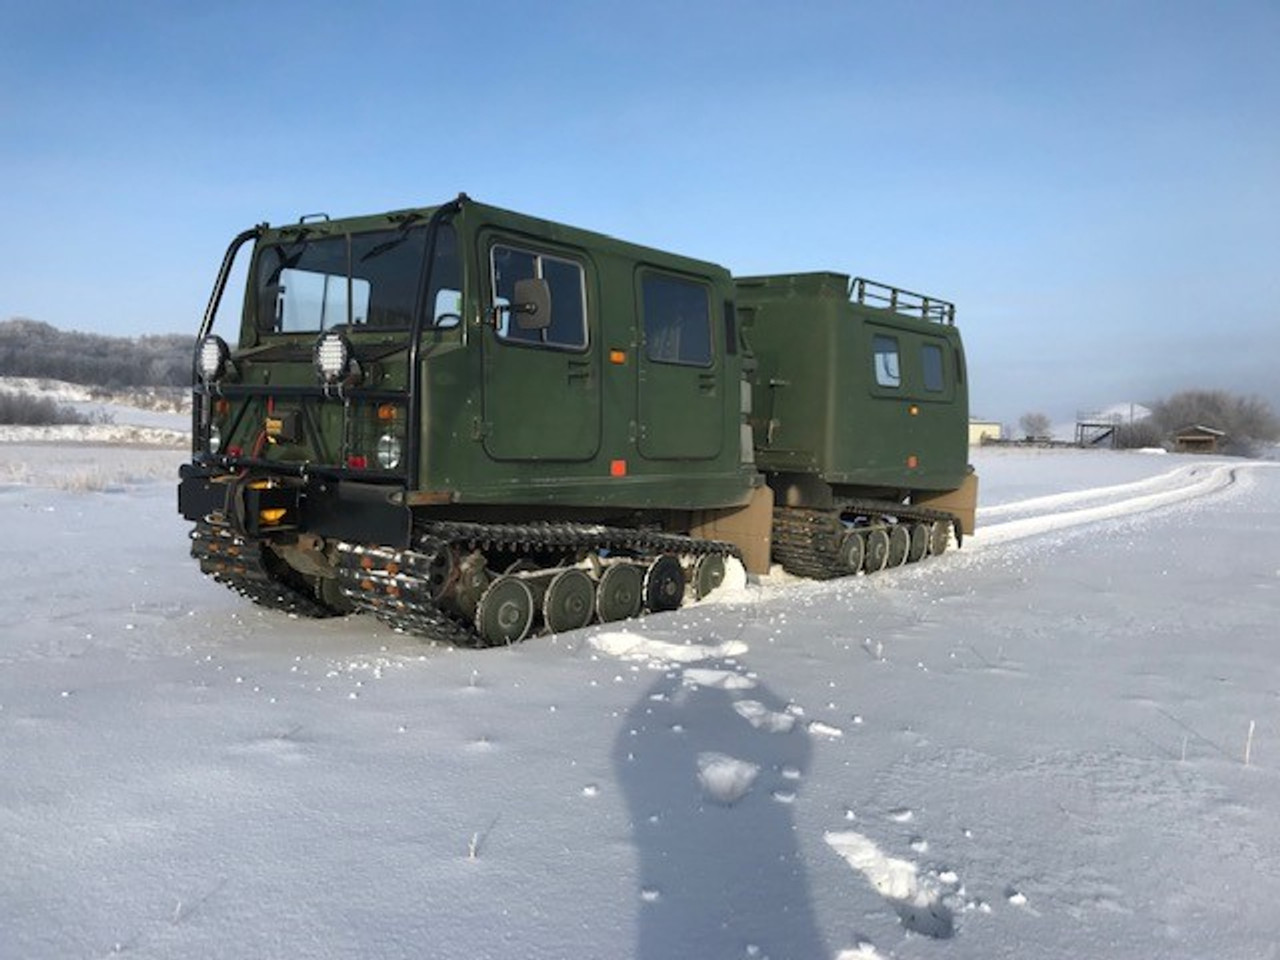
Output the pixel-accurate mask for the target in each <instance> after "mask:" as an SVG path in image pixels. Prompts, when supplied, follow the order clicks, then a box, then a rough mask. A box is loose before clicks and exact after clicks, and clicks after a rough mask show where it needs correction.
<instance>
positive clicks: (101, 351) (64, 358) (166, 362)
mask: <svg viewBox="0 0 1280 960" xmlns="http://www.w3.org/2000/svg"><path fill="white" fill-rule="evenodd" d="M191 359H192V338H191V337H189V336H186V335H183V334H166V335H160V336H145V337H108V336H103V335H101V334H96V333H78V332H76V331H66V330H59V329H58V328H57V327H52V326H50V325H49V324H47V323H40V322H39V321H37V320H28V319H25V318H22V317H17V318H14V319H12V320H7V321H4V322H0V376H5V377H37V378H43V379H48V380H66V381H68V382H70V383H81V384H86V385H91V386H101V387H111V388H115V387H161V386H181V385H183V384H187V383H190V382H191Z"/></svg>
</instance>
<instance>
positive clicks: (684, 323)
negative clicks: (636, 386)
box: [640, 273, 711, 367]
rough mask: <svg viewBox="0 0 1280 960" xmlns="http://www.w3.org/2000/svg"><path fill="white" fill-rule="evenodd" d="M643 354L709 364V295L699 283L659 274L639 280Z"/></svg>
mask: <svg viewBox="0 0 1280 960" xmlns="http://www.w3.org/2000/svg"><path fill="white" fill-rule="evenodd" d="M640 291H641V297H642V299H643V302H644V343H645V355H646V356H647V357H648V358H649V359H650V360H652V361H654V362H655V363H679V364H686V365H688V366H696V367H709V366H711V298H710V296H709V294H708V291H707V288H706V287H705V286H704V285H703V284H701V283H695V282H694V281H692V280H685V279H682V278H680V277H670V276H665V275H663V274H659V273H649V274H645V276H644V277H643V279H642V280H641V281H640Z"/></svg>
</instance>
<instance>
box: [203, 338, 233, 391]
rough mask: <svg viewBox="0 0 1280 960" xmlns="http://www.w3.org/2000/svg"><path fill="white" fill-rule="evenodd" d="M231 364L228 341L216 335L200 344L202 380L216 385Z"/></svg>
mask: <svg viewBox="0 0 1280 960" xmlns="http://www.w3.org/2000/svg"><path fill="white" fill-rule="evenodd" d="M230 362H231V348H230V347H228V346H227V341H225V340H223V339H222V338H221V337H219V336H217V335H216V334H210V335H209V336H207V337H205V338H204V342H203V343H201V344H200V379H202V380H204V381H205V383H216V382H217V381H218V380H221V379H222V376H223V374H225V373H226V372H227V365H228V364H229V363H230Z"/></svg>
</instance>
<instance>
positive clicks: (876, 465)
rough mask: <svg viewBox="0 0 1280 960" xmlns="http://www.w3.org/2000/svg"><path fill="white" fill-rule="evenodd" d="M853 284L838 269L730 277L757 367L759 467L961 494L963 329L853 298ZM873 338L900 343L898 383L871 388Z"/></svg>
mask: <svg viewBox="0 0 1280 960" xmlns="http://www.w3.org/2000/svg"><path fill="white" fill-rule="evenodd" d="M849 285H850V281H849V278H848V277H847V276H844V275H841V274H835V273H813V274H788V275H780V276H770V277H748V278H740V279H739V280H738V283H737V304H738V309H739V312H740V315H741V316H742V318H743V329H744V337H745V338H746V339H747V340H748V341H749V344H750V347H751V350H752V352H753V353H754V355H755V358H756V364H757V368H756V372H755V376H754V378H753V385H752V420H751V422H752V428H753V436H754V439H755V444H756V463H757V465H758V466H759V467H760V468H761V469H762V470H765V471H777V472H782V473H799V474H811V475H813V476H816V477H818V478H820V479H821V480H822V481H824V482H826V483H828V484H831V485H833V486H837V487H852V488H865V489H868V490H871V489H875V490H900V491H907V490H922V491H933V490H951V489H955V488H956V487H959V486H960V484H961V482H962V481H963V480H964V477H965V475H966V474H967V473H968V419H969V410H968V390H967V386H966V383H965V364H964V352H963V346H962V344H961V340H960V333H959V331H958V330H957V329H956V328H955V327H954V326H953V325H951V324H950V323H940V322H936V321H931V320H925V319H921V318H919V317H913V316H907V315H904V314H903V313H900V312H895V311H893V310H890V309H887V308H880V307H875V306H868V305H865V304H859V303H854V302H851V300H850V297H849ZM877 335H878V336H880V337H884V338H889V339H890V340H892V341H893V342H894V343H896V345H897V347H898V358H899V364H898V367H899V369H898V370H897V373H898V381H899V382H898V383H897V385H881V384H879V383H877V378H876V369H875V365H874V361H875V357H874V352H873V347H872V344H873V338H874V337H876V336H877ZM926 349H927V350H929V351H931V356H932V357H934V358H935V359H936V358H937V357H938V354H937V353H935V352H932V351H941V364H940V370H939V369H938V366H935V367H934V368H933V371H932V373H933V376H932V377H931V378H930V380H929V382H928V383H926V371H925V369H924V366H925V360H924V351H925V350H926ZM939 374H940V376H939Z"/></svg>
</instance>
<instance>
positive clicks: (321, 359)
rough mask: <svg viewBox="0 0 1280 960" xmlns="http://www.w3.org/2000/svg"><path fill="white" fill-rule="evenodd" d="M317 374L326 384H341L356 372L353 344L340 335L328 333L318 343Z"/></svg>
mask: <svg viewBox="0 0 1280 960" xmlns="http://www.w3.org/2000/svg"><path fill="white" fill-rule="evenodd" d="M315 362H316V373H318V374H320V379H321V380H322V381H324V382H325V383H326V384H335V383H341V382H342V381H344V380H346V379H347V378H348V377H349V376H350V375H351V374H352V373H353V372H355V371H356V369H357V368H356V364H355V361H354V360H353V359H352V358H351V343H350V341H348V340H347V338H346V337H344V336H343V335H342V334H340V333H332V332H330V333H326V334H324V335H323V336H321V337H320V339H319V340H317V341H316V350H315Z"/></svg>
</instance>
